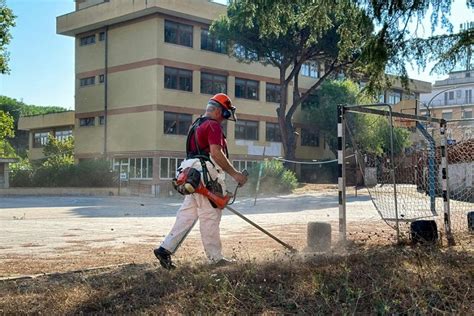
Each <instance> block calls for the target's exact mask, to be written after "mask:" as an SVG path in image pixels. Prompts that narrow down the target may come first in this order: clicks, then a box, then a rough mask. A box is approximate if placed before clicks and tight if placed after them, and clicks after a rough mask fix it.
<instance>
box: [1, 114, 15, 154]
mask: <svg viewBox="0 0 474 316" xmlns="http://www.w3.org/2000/svg"><path fill="white" fill-rule="evenodd" d="M14 135H15V133H14V132H13V117H11V116H10V115H9V114H8V113H5V112H4V111H1V110H0V157H10V156H14V151H13V149H12V147H11V145H10V143H9V142H8V138H13V136H14Z"/></svg>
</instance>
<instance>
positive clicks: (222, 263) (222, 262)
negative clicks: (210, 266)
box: [214, 257, 237, 267]
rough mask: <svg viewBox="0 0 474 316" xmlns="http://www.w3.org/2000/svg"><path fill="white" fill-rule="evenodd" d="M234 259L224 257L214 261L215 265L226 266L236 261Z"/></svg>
mask: <svg viewBox="0 0 474 316" xmlns="http://www.w3.org/2000/svg"><path fill="white" fill-rule="evenodd" d="M236 262H237V261H236V260H234V259H228V258H225V257H224V258H222V259H221V260H218V261H216V262H215V263H214V267H224V266H228V265H231V264H234V263H236Z"/></svg>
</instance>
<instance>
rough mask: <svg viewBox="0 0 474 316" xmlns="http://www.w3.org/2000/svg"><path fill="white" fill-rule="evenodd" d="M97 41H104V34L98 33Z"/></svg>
mask: <svg viewBox="0 0 474 316" xmlns="http://www.w3.org/2000/svg"><path fill="white" fill-rule="evenodd" d="M99 41H101V42H102V41H105V32H100V33H99Z"/></svg>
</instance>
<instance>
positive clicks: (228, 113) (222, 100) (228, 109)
mask: <svg viewBox="0 0 474 316" xmlns="http://www.w3.org/2000/svg"><path fill="white" fill-rule="evenodd" d="M209 102H212V103H217V104H219V105H220V106H221V108H222V116H223V117H224V118H225V119H226V120H230V121H234V122H235V121H237V118H236V116H235V110H236V109H235V106H233V105H232V100H231V99H230V98H229V96H228V95H227V94H225V93H218V94H216V95H214V96H213V97H212V98H211V99H209Z"/></svg>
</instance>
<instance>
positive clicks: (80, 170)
mask: <svg viewBox="0 0 474 316" xmlns="http://www.w3.org/2000/svg"><path fill="white" fill-rule="evenodd" d="M75 167H76V168H75V177H74V179H75V180H76V183H74V184H75V185H74V186H83V187H110V186H114V185H115V177H114V173H113V172H112V171H111V170H110V162H108V161H107V160H84V161H81V162H79V164H77V165H76V166H75Z"/></svg>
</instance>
